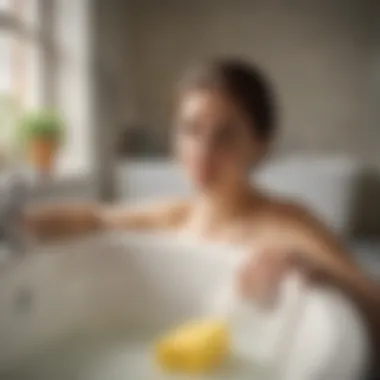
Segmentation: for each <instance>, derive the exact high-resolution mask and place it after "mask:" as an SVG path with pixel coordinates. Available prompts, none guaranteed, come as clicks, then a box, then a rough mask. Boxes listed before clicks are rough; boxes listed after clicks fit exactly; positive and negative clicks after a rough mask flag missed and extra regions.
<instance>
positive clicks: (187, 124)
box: [175, 90, 265, 191]
mask: <svg viewBox="0 0 380 380" xmlns="http://www.w3.org/2000/svg"><path fill="white" fill-rule="evenodd" d="M175 136H176V140H175V143H176V144H175V146H176V151H177V155H178V157H179V159H180V161H181V163H182V164H183V165H184V167H185V169H186V171H187V174H188V175H189V177H190V180H191V181H192V182H193V183H194V185H195V186H196V187H197V188H198V189H200V190H206V191H208V190H212V191H214V190H217V191H218V190H223V189H226V188H228V187H230V186H231V185H234V184H237V183H241V182H242V181H246V179H247V175H248V171H249V169H250V167H251V166H252V164H254V163H255V162H257V160H258V159H259V158H260V157H261V156H262V154H263V151H264V150H265V149H264V148H265V147H264V144H263V143H261V142H260V141H258V139H255V137H254V134H253V133H252V127H251V126H250V125H249V124H248V121H247V119H246V118H245V115H244V113H243V112H242V111H241V110H240V108H239V107H237V106H236V104H235V103H234V102H233V101H231V99H229V98H228V96H226V95H224V94H222V93H220V92H214V91H206V90H192V91H188V92H187V93H186V94H184V96H183V97H182V99H181V101H180V104H179V107H178V113H177V118H176V135H175Z"/></svg>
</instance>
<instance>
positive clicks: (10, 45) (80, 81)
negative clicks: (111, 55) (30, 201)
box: [0, 0, 91, 175]
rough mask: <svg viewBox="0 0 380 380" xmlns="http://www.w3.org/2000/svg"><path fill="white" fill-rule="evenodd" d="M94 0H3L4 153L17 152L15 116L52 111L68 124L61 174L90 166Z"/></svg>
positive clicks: (0, 81) (0, 97)
mask: <svg viewBox="0 0 380 380" xmlns="http://www.w3.org/2000/svg"><path fill="white" fill-rule="evenodd" d="M90 3H91V0H49V1H45V0H0V144H1V145H0V149H1V150H2V152H4V151H7V150H8V149H9V148H10V147H11V149H12V150H15V147H16V145H17V144H16V143H15V141H16V140H17V136H16V134H17V133H16V128H15V122H14V120H15V118H16V117H17V115H19V114H20V113H21V112H23V111H25V110H27V109H31V108H36V107H43V106H48V107H54V108H56V109H57V110H58V111H59V112H60V113H61V114H62V115H63V118H64V120H65V122H66V138H65V144H64V146H63V147H62V149H61V153H60V157H59V159H58V165H57V175H60V174H61V173H62V174H63V173H64V174H70V173H72V172H83V170H87V169H88V167H89V162H90V147H89V141H90V138H89V137H90V136H89V132H90V130H89V127H90V90H89V84H90V82H91V81H90V78H89V22H88V19H89V7H90Z"/></svg>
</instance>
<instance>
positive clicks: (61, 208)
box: [25, 203, 103, 240]
mask: <svg viewBox="0 0 380 380" xmlns="http://www.w3.org/2000/svg"><path fill="white" fill-rule="evenodd" d="M99 208H100V206H99V205H98V204H96V203H64V204H61V203H54V204H42V205H33V206H31V207H29V208H28V210H26V213H25V214H26V215H25V221H26V225H27V226H26V227H27V229H28V230H29V231H30V232H31V233H32V234H33V235H34V236H35V237H36V238H37V239H39V240H50V239H55V238H61V237H66V236H72V235H80V234H85V233H90V232H92V231H95V230H98V229H100V228H103V225H102V223H101V221H100V219H99V211H98V210H99Z"/></svg>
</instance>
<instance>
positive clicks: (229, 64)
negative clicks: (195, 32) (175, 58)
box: [180, 59, 276, 140]
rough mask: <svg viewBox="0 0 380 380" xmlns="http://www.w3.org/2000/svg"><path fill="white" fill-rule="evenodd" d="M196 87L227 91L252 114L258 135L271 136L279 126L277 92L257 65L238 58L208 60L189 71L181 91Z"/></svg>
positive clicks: (255, 133)
mask: <svg viewBox="0 0 380 380" xmlns="http://www.w3.org/2000/svg"><path fill="white" fill-rule="evenodd" d="M192 88H204V89H215V90H220V91H223V92H224V93H225V94H227V95H228V96H229V97H231V99H232V100H233V101H234V102H236V104H237V105H238V106H239V107H240V108H241V109H242V111H243V112H244V113H245V114H246V116H247V117H248V118H249V121H250V125H251V129H252V132H253V134H254V135H255V136H257V137H259V138H261V139H264V140H267V139H270V138H271V137H272V135H273V134H274V132H275V130H276V112H275V102H274V94H273V92H272V87H271V85H270V84H269V82H268V80H267V78H266V77H265V76H264V74H263V73H262V72H261V70H260V69H259V68H257V67H256V66H255V65H252V64H249V63H247V62H244V61H242V60H237V59H218V60H213V61H209V62H206V63H205V64H202V65H200V66H198V67H196V68H195V69H193V70H191V71H190V72H189V73H188V74H187V75H185V77H184V79H183V81H181V83H180V91H183V90H185V91H186V90H189V89H192Z"/></svg>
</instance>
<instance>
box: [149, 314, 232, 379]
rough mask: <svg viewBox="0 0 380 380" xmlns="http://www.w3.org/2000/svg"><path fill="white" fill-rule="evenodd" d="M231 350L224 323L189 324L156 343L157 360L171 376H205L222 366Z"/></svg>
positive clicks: (207, 321)
mask: <svg viewBox="0 0 380 380" xmlns="http://www.w3.org/2000/svg"><path fill="white" fill-rule="evenodd" d="M228 346H229V339H228V328H227V323H226V322H225V321H223V320H206V321H195V322H189V323H187V324H185V325H183V326H181V327H179V328H177V329H176V330H174V331H173V332H172V333H171V334H168V335H167V336H166V337H164V338H163V339H161V340H160V341H158V342H157V343H156V347H155V348H156V350H155V352H156V360H157V363H158V364H159V365H160V366H161V368H162V369H163V370H165V371H168V372H179V373H191V374H196V373H203V372H207V371H210V370H212V369H215V368H216V367H217V366H218V365H219V364H221V363H222V362H223V359H224V358H225V357H226V355H227V353H228Z"/></svg>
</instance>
